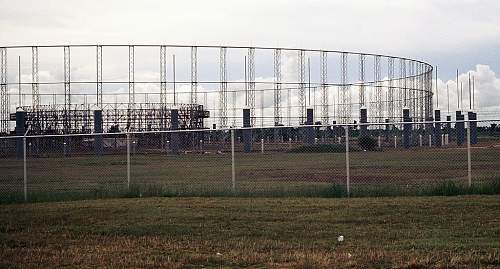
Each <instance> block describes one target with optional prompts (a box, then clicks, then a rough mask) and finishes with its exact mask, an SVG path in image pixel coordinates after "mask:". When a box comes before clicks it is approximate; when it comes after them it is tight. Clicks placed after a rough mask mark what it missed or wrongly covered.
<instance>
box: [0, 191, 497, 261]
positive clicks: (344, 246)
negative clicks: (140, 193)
mask: <svg viewBox="0 0 500 269" xmlns="http://www.w3.org/2000/svg"><path fill="white" fill-rule="evenodd" d="M0 217H1V219H2V221H1V222H0V244H1V246H0V261H1V262H0V267H2V268H43V267H70V268H74V267H76V268H89V267H107V268H117V267H130V268H159V267H163V268H243V267H245V268H246V267H250V268H499V267H500V239H499V238H500V196H455V197H402V198H352V199H327V198H257V199H252V198H143V199H108V200H87V201H73V202H57V203H34V204H11V205H2V206H0ZM339 235H343V236H344V237H345V240H344V241H343V242H338V240H337V237H338V236H339Z"/></svg>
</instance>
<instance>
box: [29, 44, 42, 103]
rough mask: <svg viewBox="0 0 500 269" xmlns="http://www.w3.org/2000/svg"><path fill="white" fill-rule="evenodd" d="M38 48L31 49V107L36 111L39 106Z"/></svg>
mask: <svg viewBox="0 0 500 269" xmlns="http://www.w3.org/2000/svg"><path fill="white" fill-rule="evenodd" d="M38 78H39V76H38V47H32V48H31V81H32V83H31V98H32V101H31V103H32V106H33V108H34V109H35V110H36V109H37V108H38V106H39V105H40V88H39V85H38Z"/></svg>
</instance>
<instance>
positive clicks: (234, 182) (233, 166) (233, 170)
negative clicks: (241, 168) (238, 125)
mask: <svg viewBox="0 0 500 269" xmlns="http://www.w3.org/2000/svg"><path fill="white" fill-rule="evenodd" d="M235 166H236V165H235V163H234V129H231V182H232V190H233V194H235V193H236V167H235Z"/></svg>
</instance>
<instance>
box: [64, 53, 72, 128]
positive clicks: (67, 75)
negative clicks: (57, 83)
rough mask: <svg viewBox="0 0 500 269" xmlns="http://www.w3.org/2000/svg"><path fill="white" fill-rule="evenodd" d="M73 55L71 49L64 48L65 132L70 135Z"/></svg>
mask: <svg viewBox="0 0 500 269" xmlns="http://www.w3.org/2000/svg"><path fill="white" fill-rule="evenodd" d="M70 108H71V55H70V47H69V46H65V47H64V115H65V117H64V130H65V133H69V125H70V121H71V116H70V113H69V111H70Z"/></svg>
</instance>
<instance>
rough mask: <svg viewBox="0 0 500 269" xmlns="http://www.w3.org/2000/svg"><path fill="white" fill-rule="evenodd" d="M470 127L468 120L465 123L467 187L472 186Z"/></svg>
mask: <svg viewBox="0 0 500 269" xmlns="http://www.w3.org/2000/svg"><path fill="white" fill-rule="evenodd" d="M470 127H471V122H470V121H469V122H468V124H467V180H468V184H469V188H470V187H471V186H472V162H471V153H470Z"/></svg>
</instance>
